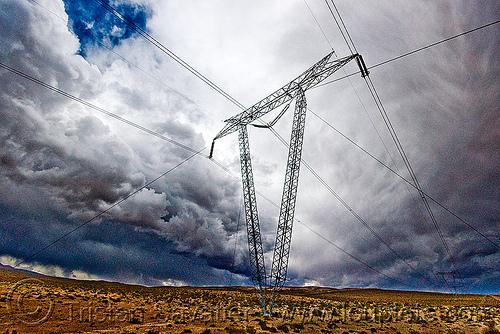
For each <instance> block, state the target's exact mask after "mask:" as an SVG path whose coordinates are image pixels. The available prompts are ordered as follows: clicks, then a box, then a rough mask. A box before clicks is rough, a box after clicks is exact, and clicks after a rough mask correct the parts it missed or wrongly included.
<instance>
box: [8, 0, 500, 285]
mask: <svg viewBox="0 0 500 334" xmlns="http://www.w3.org/2000/svg"><path fill="white" fill-rule="evenodd" d="M111 4H112V5H113V6H114V7H115V8H116V9H118V10H119V11H120V12H122V13H124V14H125V15H127V16H128V17H129V18H130V19H131V20H133V21H134V22H135V23H136V24H137V25H138V26H139V27H141V28H143V29H145V30H146V31H147V32H148V33H149V34H150V35H151V36H153V37H154V38H155V39H156V40H158V41H159V42H161V43H162V44H163V45H164V46H165V47H167V48H168V49H169V50H171V51H172V52H174V53H175V54H176V55H177V56H179V57H180V58H182V59H183V60H184V61H185V62H187V63H188V64H190V65H191V66H192V67H193V68H195V69H196V70H197V71H199V72H200V73H202V74H203V75H205V76H206V77H207V78H209V79H210V80H211V81H212V82H214V83H216V84H217V85H218V86H219V87H221V88H222V89H223V90H224V91H226V92H227V93H228V94H230V95H231V96H232V97H234V98H235V99H236V100H237V101H239V102H240V103H241V104H243V105H245V106H247V107H249V106H251V105H252V104H254V103H256V102H257V101H259V100H260V99H262V98H263V97H265V96H266V95H268V94H270V93H271V92H273V91H274V90H276V89H277V88H279V87H281V86H282V85H284V84H285V83H287V82H288V81H290V80H292V79H293V78H295V77H296V76H297V75H299V74H300V73H301V72H303V71H304V70H305V69H307V68H308V67H309V66H311V65H312V64H314V63H315V62H317V61H318V60H319V59H321V58H322V57H323V56H325V55H326V54H327V53H328V52H330V51H331V49H332V47H333V48H334V50H335V51H336V54H337V55H338V56H339V57H343V56H347V55H349V54H350V52H349V49H348V48H347V46H346V43H345V42H344V40H343V39H342V36H341V34H340V32H339V29H338V28H337V26H336V25H335V22H334V20H333V17H332V16H331V14H330V12H329V10H328V7H327V6H326V3H325V2H324V1H319V0H307V4H306V2H305V1H304V0H293V1H271V2H270V1H252V2H241V1H239V2H235V1H203V2H202V1H182V2H180V1H159V0H123V1H122V0H118V1H112V2H111ZM336 4H337V7H338V9H339V11H340V13H341V14H342V18H343V20H344V22H345V24H346V26H347V28H348V30H349V33H350V34H351V37H352V39H353V41H354V43H355V45H356V47H357V49H358V51H359V53H360V54H362V55H363V57H364V60H365V62H366V64H367V66H373V65H375V64H378V63H380V62H382V61H385V60H387V59H390V58H392V57H396V56H399V55H401V54H404V53H406V52H409V51H412V50H414V49H417V48H419V47H422V46H425V45H428V44H430V43H433V42H435V41H438V40H441V39H444V38H446V37H449V36H453V35H456V34H459V33H461V32H464V31H467V30H470V29H473V28H476V27H479V26H481V25H484V24H487V23H490V22H493V21H496V20H498V18H499V17H500V11H499V10H498V6H497V5H498V4H497V3H496V1H494V0H491V1H465V0H464V1H451V0H449V1H446V0H439V1H424V0H418V1H411V2H409V1H405V2H403V3H397V4H395V3H394V2H393V1H385V0H380V1H367V0H363V1H356V2H352V1H347V0H337V1H336ZM308 6H309V8H310V9H311V11H312V12H313V13H314V15H315V18H316V20H317V22H318V23H319V26H318V24H317V22H316V20H315V18H314V17H313V16H312V14H311V12H310V10H309V9H308ZM0 19H1V22H2V26H1V27H0V41H1V43H0V62H1V63H2V64H4V65H7V66H9V67H11V68H13V69H15V70H18V71H21V72H23V73H25V74H27V75H29V76H31V77H33V78H36V79H38V80H41V81H43V82H45V83H47V84H49V85H51V86H53V87H56V88H58V89H60V90H62V91H64V92H67V93H69V94H71V95H73V96H75V97H78V98H80V99H82V100H85V101H87V102H89V103H91V104H93V105H95V106H98V107H100V108H103V109H104V110H106V111H108V112H110V113H113V114H115V115H118V116H120V117H122V118H124V119H127V120H129V121H131V122H134V123H136V124H139V125H141V126H143V127H145V128H148V129H150V130H152V131H154V132H156V133H158V134H161V135H163V136H165V137H168V138H171V139H173V140H175V141H176V142H179V143H182V144H183V145H186V146H188V147H190V148H192V149H194V150H201V149H203V148H206V147H207V146H209V145H210V143H211V140H212V138H213V137H214V136H215V135H216V134H217V133H218V132H219V131H220V130H221V129H222V127H223V125H224V123H223V120H224V119H227V118H228V117H230V116H232V115H234V114H236V113H239V112H240V111H241V110H240V109H238V108H237V107H236V106H235V105H234V104H232V103H231V102H230V101H228V100H227V99H225V98H224V97H223V96H221V95H220V94H219V93H217V92H216V91H214V90H213V89H212V88H210V87H209V86H207V85H206V84H205V83H203V82H202V81H201V80H199V79H198V78H197V77H195V76H194V75H193V74H192V73H190V72H189V71H187V70H186V69H185V68H183V67H181V66H180V65H179V64H178V63H176V62H175V61H174V60H172V59H171V58H170V57H168V56H167V55H166V54H165V53H163V52H161V51H160V50H159V49H158V48H156V47H155V46H154V45H152V44H151V43H149V42H148V41H147V40H145V39H144V38H143V37H141V36H140V35H138V34H137V33H135V32H134V31H133V30H132V29H130V28H129V27H127V26H126V25H124V24H123V23H122V22H121V21H119V20H118V19H116V18H115V17H113V16H112V15H111V14H109V12H107V11H106V10H105V9H104V8H103V7H101V6H100V5H99V4H97V3H95V2H93V1H85V0H81V1H79V0H67V1H59V0H36V1H35V0H9V1H2V2H1V3H0ZM320 27H321V29H320ZM322 31H323V32H322ZM499 46H500V31H499V29H498V25H494V26H490V27H487V28H485V29H482V30H479V31H476V32H473V33H471V34H468V35H466V36H463V37H460V38H457V39H454V40H452V41H449V42H446V43H444V44H440V45H438V46H435V47H433V48H429V49H426V50H424V51H421V52H419V53H416V54H413V55H411V56H408V57H405V58H402V59H399V60H397V61H393V62H390V63H387V64H385V65H382V66H379V67H376V68H373V69H372V70H371V73H370V77H371V79H372V80H373V83H374V85H375V87H376V89H377V91H378V93H379V95H380V98H381V100H382V102H383V104H384V106H385V109H386V110H387V113H388V114H389V117H390V118H391V121H392V123H393V125H394V127H395V129H396V131H397V133H398V135H399V139H400V141H401V143H402V145H403V147H404V148H405V151H406V153H407V155H408V157H409V160H410V161H411V163H412V166H413V169H414V171H415V174H416V175H417V177H418V179H419V181H420V184H421V185H422V188H423V190H424V191H425V192H426V193H427V194H429V195H430V196H432V197H433V198H434V199H436V200H437V201H439V202H440V203H441V204H442V205H444V206H446V207H447V208H449V209H450V210H451V211H453V212H454V213H455V214H456V215H458V216H460V217H462V218H463V219H464V220H465V221H466V222H467V223H469V224H470V225H471V226H473V227H474V228H475V229H477V230H478V231H480V232H481V233H482V234H483V235H484V236H486V237H487V238H489V239H490V240H491V241H492V242H493V243H492V242H490V241H488V240H486V239H485V238H484V237H482V236H480V235H479V234H478V233H476V232H474V231H473V230H472V229H471V228H470V227H468V226H466V225H465V224H463V223H462V222H461V221H459V220H458V219H456V218H454V217H453V216H452V215H450V214H449V213H447V212H446V211H444V210H443V209H441V208H440V207H438V206H437V205H435V204H434V203H431V207H432V209H433V212H434V214H435V216H436V218H437V222H438V223H439V227H440V229H441V231H442V233H443V236H444V239H445V240H446V243H447V245H448V247H449V249H450V251H451V254H452V255H453V259H451V258H450V257H449V256H448V254H447V252H446V250H445V246H444V245H443V243H442V242H441V240H440V238H439V235H438V233H437V231H436V228H435V226H434V225H433V223H432V222H431V220H430V219H429V217H428V215H427V213H426V212H425V210H424V207H423V204H422V202H421V201H420V199H419V195H418V193H416V192H415V191H414V190H413V189H412V188H411V187H408V186H406V185H405V183H404V182H402V181H401V179H399V178H398V177H397V176H395V175H394V174H392V173H391V172H390V171H388V170H387V169H386V168H384V167H383V166H381V165H380V164H379V163H377V162H376V161H375V160H373V159H372V158H370V157H369V156H368V155H366V154H365V153H364V152H362V151H361V150H360V149H359V148H357V147H356V146H354V145H353V144H352V143H350V142H349V141H348V140H346V139H345V138H344V137H342V136H341V135H339V133H338V132H336V131H335V130H333V129H332V127H334V128H335V129H337V130H338V131H340V132H342V133H343V134H344V135H345V136H347V137H348V138H350V139H351V140H352V141H354V142H356V143H357V144H358V145H360V146H361V147H363V148H364V149H366V150H367V151H368V152H370V153H371V154H372V155H374V156H376V157H377V158H379V159H380V160H382V161H383V162H385V163H386V164H387V165H389V166H391V167H392V168H394V169H396V170H399V171H400V172H401V174H402V175H403V176H404V177H406V178H409V176H408V173H407V172H406V169H405V167H404V164H403V163H402V160H401V158H400V157H399V155H398V152H397V150H396V147H395V145H394V144H393V142H392V141H391V139H390V136H389V133H388V130H387V129H386V128H385V125H384V123H383V120H382V118H381V116H380V114H379V112H378V110H377V108H376V105H375V103H374V101H373V99H372V97H371V95H370V93H369V91H368V90H367V87H366V84H365V81H364V80H363V79H362V78H361V77H360V76H359V75H356V76H352V77H350V79H342V80H339V81H336V82H334V83H331V84H328V85H324V86H322V87H318V88H315V89H312V90H310V91H308V92H307V93H306V96H307V101H308V107H309V108H310V112H308V115H307V120H306V130H305V139H304V148H303V155H302V157H303V159H304V160H305V161H307V162H308V163H309V164H310V165H311V166H312V168H313V169H314V170H315V171H316V172H317V174H319V175H320V176H321V177H322V178H323V180H324V181H325V182H326V183H327V184H328V185H329V186H330V187H331V188H332V189H333V190H334V191H335V192H336V193H337V194H338V195H339V196H340V197H341V198H342V199H343V200H344V201H345V202H346V203H347V204H348V205H349V206H350V207H351V208H352V209H353V210H354V211H355V212H356V214H358V215H359V216H360V217H361V218H362V219H363V220H364V221H365V222H366V223H367V224H368V225H369V226H370V227H371V228H372V230H373V231H375V232H376V233H377V235H378V236H379V237H380V238H381V239H383V240H384V242H382V241H381V240H380V239H379V238H378V237H377V236H375V235H374V234H373V233H372V232H370V231H369V230H368V229H367V228H366V227H365V226H363V224H362V223H360V221H358V220H357V219H356V218H355V217H354V216H353V215H352V214H351V213H350V212H349V211H348V210H347V209H346V208H345V206H343V205H342V204H341V203H340V202H339V201H338V200H337V199H336V198H335V197H334V196H333V195H332V194H331V192H330V191H329V190H328V189H327V188H326V187H325V186H324V185H322V184H321V182H320V181H319V180H318V179H317V178H315V177H314V175H312V173H311V172H310V171H309V170H307V169H305V168H303V169H302V170H301V175H300V183H299V193H298V198H297V209H296V218H297V219H298V220H297V221H296V222H295V225H294V233H293V239H292V248H291V256H290V265H289V275H288V279H289V281H288V284H290V285H322V286H332V287H378V288H397V289H417V290H432V291H446V292H449V291H451V290H453V277H454V278H455V284H456V286H457V289H458V290H459V291H460V292H478V293H495V292H496V293H498V292H499V291H500V283H499V282H500V279H499V278H500V268H499V266H498V263H499V262H500V249H498V248H497V247H496V246H495V245H494V244H495V243H496V245H498V244H500V225H499V224H500V110H499V106H500V94H499V92H500V82H499V80H498V77H499V75H500V73H499V72H500V60H499V58H498V54H499V52H500V50H499ZM357 70H358V69H357V67H356V64H355V62H352V63H350V64H348V65H346V66H345V67H344V68H343V69H342V70H340V71H339V72H337V73H335V74H334V75H333V76H332V78H331V79H335V78H339V77H342V76H345V75H346V74H350V73H353V72H355V71H357ZM292 106H293V104H292ZM290 110H292V109H290ZM275 114H276V113H274V115H275ZM315 114H317V115H318V116H320V117H321V118H322V119H323V120H325V121H326V122H328V123H326V122H324V121H323V120H321V119H320V118H318V117H317V116H316V115H315ZM272 116H273V115H269V117H268V118H266V119H265V120H266V121H267V120H269V119H272ZM0 120H1V121H0V140H1V146H0V165H1V170H0V221H1V225H0V236H1V238H0V262H1V263H2V264H7V265H14V264H15V263H16V262H18V261H23V260H26V262H24V263H23V264H22V265H20V266H19V267H20V268H25V269H30V270H36V271H39V272H42V273H48V274H52V275H59V276H65V277H78V278H97V279H108V280H115V281H120V282H130V283H139V284H147V285H162V284H163V285H181V284H189V285H228V284H250V280H249V276H250V269H249V266H248V256H247V245H246V233H245V226H244V220H243V217H244V212H242V207H241V202H242V197H241V196H242V192H241V180H240V179H239V176H240V172H239V152H238V147H237V135H236V134H233V135H231V136H227V137H224V138H222V139H220V140H218V141H217V142H216V146H215V152H214V157H215V159H216V160H217V161H218V162H220V163H221V164H222V165H223V166H225V167H226V168H227V169H228V170H229V171H230V173H229V172H227V171H226V170H224V169H222V168H220V167H219V166H218V165H217V164H214V163H213V162H212V161H210V160H208V159H207V155H208V150H205V151H203V152H202V153H201V154H199V155H198V156H195V157H193V158H192V159H190V160H188V161H187V162H185V163H184V164H182V165H181V166H179V167H178V168H176V169H174V170H172V171H171V172H169V173H168V174H166V175H165V176H164V177H162V178H160V179H159V180H158V181H156V182H154V183H152V184H151V185H150V186H148V187H146V188H144V189H142V190H141V191H139V192H138V193H137V194H135V195H134V196H132V197H130V198H128V199H126V200H125V201H123V202H122V203H120V204H119V205H117V206H115V207H113V208H112V209H111V210H109V211H108V212H106V213H105V214H104V215H102V216H100V217H99V218H98V219H95V220H93V221H92V222H91V223H88V224H86V225H85V226H84V227H82V228H80V229H78V230H76V231H75V232H73V233H71V234H69V235H68V236H67V237H64V238H62V239H61V240H59V241H57V242H55V243H54V244H53V245H51V246H50V247H48V248H46V249H45V250H44V251H43V252H39V251H40V250H41V249H43V248H44V247H46V246H47V245H49V244H51V243H53V242H54V241H55V240H57V239H58V238H60V237H61V236H62V235H64V234H65V233H67V232H68V231H71V230H72V229H75V228H76V227H78V226H79V225H81V224H83V223H85V222H87V221H88V220H89V219H91V218H92V217H94V216H95V215H97V214H99V213H100V212H101V211H103V210H106V209H108V208H109V207H110V206H111V205H113V204H114V203H116V202H117V201H120V200H123V199H124V198H125V197H126V196H128V195H129V194H131V193H132V192H133V191H135V190H137V189H140V188H141V187H143V186H144V185H146V184H147V183H149V182H151V181H152V180H153V179H155V178H156V177H158V176H159V175H161V174H162V173H165V172H166V171H168V170H170V169H171V168H172V167H174V166H176V165H177V164H179V163H180V162H182V161H184V160H185V159H187V158H188V157H189V156H190V155H191V154H192V153H191V152H190V151H188V150H185V149H183V148H181V147H179V146H176V145H173V144H172V143H170V142H168V141H165V140H162V139H160V138H158V137H155V136H153V135H151V134H148V133H146V132H144V131H141V130H139V129H137V128H134V127H132V126H130V125H128V124H125V123H124V122H121V121H119V120H117V119H115V118H112V117H110V116H109V115H105V114H103V113H100V112H99V111H97V110H95V109H92V108H89V107H88V106H85V105H83V104H81V103H78V102H76V101H74V100H72V99H69V98H67V97H65V96H62V95H60V94H56V93H54V92H53V91H51V90H49V89H47V88H44V87H42V86H40V85H37V84H36V83H33V82H31V81H29V80H27V79H26V78H23V77H21V76H19V75H16V74H14V73H12V72H11V71H7V70H5V69H3V68H2V69H0ZM290 127H291V112H289V113H287V114H285V116H284V117H283V118H282V119H281V120H280V121H279V122H278V123H277V124H276V125H275V129H276V131H277V132H278V133H279V134H280V135H281V136H283V137H284V138H287V139H288V138H289V137H290ZM249 134H250V145H251V151H252V159H253V167H254V177H255V184H256V188H257V191H258V192H259V194H258V196H257V201H258V205H259V214H260V220H261V225H262V226H261V228H262V233H263V243H264V250H265V252H266V259H267V261H268V262H267V266H268V267H270V260H271V257H272V250H273V243H274V236H275V231H276V221H277V217H278V209H277V208H276V206H275V205H274V204H276V203H279V202H280V197H281V191H282V187H283V180H284V171H285V163H286V156H287V149H286V147H284V146H283V145H282V144H281V143H280V142H279V141H278V140H277V138H276V137H275V136H274V135H273V134H272V133H271V132H270V131H268V130H265V129H258V128H252V129H249ZM273 203H274V204H273ZM334 245H335V246H334ZM388 245H389V246H390V249H389V247H388ZM340 249H341V250H340ZM391 249H392V250H391ZM342 250H343V251H344V252H346V253H349V254H351V255H352V256H353V257H355V258H356V259H358V260H359V261H356V260H355V259H353V257H350V256H348V255H346V253H344V252H343V251H342ZM37 252H39V253H37ZM395 253H397V255H396V254H395ZM34 254H36V255H35V256H33V255H34ZM361 262H362V263H361ZM443 272H448V273H450V274H447V275H439V274H438V273H443ZM443 276H444V277H443Z"/></svg>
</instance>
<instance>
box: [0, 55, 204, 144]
mask: <svg viewBox="0 0 500 334" xmlns="http://www.w3.org/2000/svg"><path fill="white" fill-rule="evenodd" d="M0 67H1V68H4V69H6V70H8V71H10V72H12V73H14V74H17V75H19V76H21V77H23V78H25V79H28V80H30V81H32V82H34V83H36V84H38V85H40V86H42V87H45V88H47V89H49V90H51V91H53V92H56V93H58V94H60V95H62V96H64V97H67V98H69V99H72V100H74V101H76V102H79V103H81V104H83V105H85V106H87V107H89V108H92V109H94V110H97V111H99V112H100V113H103V114H105V115H108V116H110V117H113V118H115V119H117V120H119V121H121V122H123V123H126V124H128V125H131V126H133V127H134V128H137V129H139V130H141V131H144V132H146V133H149V134H150V135H153V136H155V137H158V138H160V139H162V140H165V141H167V142H169V143H171V144H173V145H175V146H178V147H180V148H183V149H185V150H187V151H189V152H192V153H196V152H198V151H197V150H195V149H193V148H191V147H189V146H186V145H184V144H181V143H179V142H178V141H175V140H173V139H171V138H168V137H166V136H164V135H162V134H159V133H158V132H155V131H153V130H150V129H148V128H146V127H144V126H142V125H139V124H137V123H134V122H132V121H130V120H128V119H125V118H123V117H121V116H118V115H116V114H114V113H112V112H109V111H107V110H106V109H103V108H101V107H98V106H96V105H94V104H92V103H90V102H88V101H85V100H83V99H81V98H79V97H77V96H74V95H72V94H70V93H67V92H65V91H63V90H61V89H59V88H57V87H54V86H52V85H49V84H48V83H45V82H43V81H41V80H38V79H37V78H34V77H32V76H31V75H29V74H26V73H23V72H21V71H19V70H16V69H15V68H12V67H10V66H8V65H6V64H4V63H2V62H0Z"/></svg>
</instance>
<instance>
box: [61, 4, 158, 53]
mask: <svg viewBox="0 0 500 334" xmlns="http://www.w3.org/2000/svg"><path fill="white" fill-rule="evenodd" d="M106 2H107V1H106ZM109 4H110V5H111V6H113V8H115V9H116V10H117V11H119V12H120V13H121V14H123V15H124V16H125V17H126V18H127V19H129V20H130V21H132V22H134V24H135V25H136V26H138V27H139V28H141V29H144V30H145V29H146V21H147V19H148V17H149V13H148V11H147V10H146V8H145V7H143V6H139V5H134V4H125V3H115V2H111V3H109ZM64 6H65V10H66V13H67V14H68V16H69V23H68V24H69V25H70V28H71V29H72V30H73V32H74V33H75V34H76V35H77V37H78V39H79V40H80V51H79V54H81V55H82V56H83V57H86V56H87V53H88V51H89V50H90V49H91V48H95V47H101V46H102V45H103V44H104V45H106V46H107V47H114V46H116V45H118V44H119V43H120V41H122V40H124V39H127V38H130V37H132V36H134V35H135V34H137V32H136V31H135V30H134V29H133V28H131V27H130V26H128V25H126V24H125V23H123V22H122V21H121V20H120V19H119V18H117V17H116V16H115V15H113V14H111V13H110V12H109V11H108V10H107V9H106V8H104V7H103V6H101V5H100V4H99V3H97V2H96V1H91V0H64Z"/></svg>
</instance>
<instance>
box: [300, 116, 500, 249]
mask: <svg viewBox="0 0 500 334" xmlns="http://www.w3.org/2000/svg"><path fill="white" fill-rule="evenodd" d="M309 111H310V112H311V113H312V114H313V115H314V116H316V117H317V118H318V119H319V120H321V121H322V122H323V123H325V124H326V125H328V126H329V127H330V128H331V129H333V130H334V131H335V132H337V133H338V134H339V135H341V136H342V137H343V138H345V139H346V140H347V141H349V142H350V143H351V144H353V145H354V146H355V147H357V148H358V149H360V150H361V151H362V152H363V153H365V154H366V155H368V156H369V157H370V158H372V159H373V160H375V161H376V162H378V163H379V164H380V165H382V166H383V167H385V168H386V169H387V170H389V171H390V172H391V173H393V174H394V175H396V176H397V177H399V178H400V179H401V180H403V181H404V182H405V183H406V184H408V185H409V186H411V187H413V188H415V189H417V188H416V186H415V185H414V184H413V183H412V182H410V181H409V180H408V179H406V178H405V177H404V176H402V175H401V174H400V173H399V172H398V171H396V170H394V169H392V168H391V167H389V166H388V165H387V164H386V163H384V162H383V161H382V160H380V159H379V158H377V157H376V156H374V155H373V154H371V153H370V152H368V151H367V150H366V149H364V148H363V147H362V146H360V145H359V144H357V143H356V142H355V141H353V140H352V139H351V138H349V137H347V136H346V135H345V134H343V133H342V132H340V131H339V130H338V129H337V128H335V127H334V126H333V125H332V124H330V123H329V122H328V121H326V120H325V119H324V118H322V117H321V116H319V115H318V114H316V113H315V112H314V111H312V110H310V109H309ZM417 190H418V189H417ZM423 194H424V195H425V197H427V198H428V199H430V200H431V201H432V202H434V204H436V205H438V206H439V207H441V208H442V209H444V210H445V211H446V212H448V213H449V214H451V215H452V216H453V217H454V218H456V219H458V220H459V221H460V222H461V223H463V224H464V225H466V226H468V227H469V228H470V229H472V230H473V231H474V232H476V233H477V234H478V235H479V236H481V237H482V238H484V239H485V240H486V241H488V242H489V243H490V244H492V245H493V246H494V247H495V248H497V249H499V250H500V245H499V244H497V243H495V242H494V241H493V240H491V239H490V238H489V237H488V236H486V235H485V234H484V233H482V232H481V231H479V230H478V229H477V228H475V227H474V226H472V225H471V224H469V223H468V222H467V221H465V220H464V219H463V218H461V217H460V216H458V215H457V214H455V213H454V212H453V211H451V210H450V209H449V208H448V207H446V206H444V205H443V204H442V203H441V202H439V201H437V200H436V199H434V198H433V197H432V196H430V195H429V194H427V193H425V192H423Z"/></svg>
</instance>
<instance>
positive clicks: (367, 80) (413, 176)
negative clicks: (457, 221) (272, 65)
mask: <svg viewBox="0 0 500 334" xmlns="http://www.w3.org/2000/svg"><path fill="white" fill-rule="evenodd" d="M331 3H332V4H333V6H334V8H335V11H336V13H337V15H338V17H339V19H340V21H341V23H342V27H343V28H344V30H345V32H346V34H347V36H348V38H349V41H350V44H351V45H352V47H353V48H354V50H355V51H356V53H358V51H357V49H356V46H355V44H354V42H353V40H352V38H351V36H350V35H349V32H348V30H347V27H346V26H345V24H344V21H343V20H342V16H341V15H340V13H339V11H338V9H337V7H336V6H335V2H334V1H333V0H331ZM327 4H328V3H327ZM328 7H329V8H330V6H328ZM330 12H331V8H330ZM331 13H332V16H333V17H334V19H335V16H334V15H333V12H331ZM335 22H336V23H337V25H339V24H338V21H337V20H336V19H335ZM339 29H340V26H339ZM343 36H344V34H343ZM344 39H345V42H346V44H347V46H348V47H349V50H351V47H350V45H349V42H348V41H347V39H346V38H345V36H344ZM351 52H352V50H351ZM363 78H364V80H365V83H366V85H367V87H368V89H369V91H370V94H371V95H372V97H373V100H374V101H375V104H376V106H377V109H378V110H379V112H380V115H381V116H382V119H383V120H384V123H385V125H386V127H387V129H388V131H389V134H390V135H391V138H392V140H393V142H394V144H395V145H396V148H397V150H398V152H399V154H400V156H401V158H402V160H403V162H404V164H405V166H406V169H407V170H408V173H409V174H410V176H411V179H412V181H413V183H414V184H415V186H416V187H417V190H418V193H419V195H420V197H421V199H422V202H423V204H424V207H425V209H426V210H427V213H428V214H429V217H430V219H431V221H432V223H433V225H434V227H435V228H436V231H437V232H438V235H439V238H440V239H441V243H442V244H443V246H444V248H445V251H446V253H447V255H448V257H449V258H450V259H451V261H452V263H453V266H454V267H455V269H456V270H457V271H458V268H457V265H456V262H455V259H454V257H453V255H452V253H451V251H450V248H449V246H448V243H447V241H446V239H445V238H444V235H443V233H442V231H441V228H440V226H439V223H438V221H437V219H436V217H435V216H434V213H433V212H432V209H431V207H430V205H429V203H428V201H427V198H426V197H425V195H424V194H423V191H422V187H421V186H420V183H419V181H418V179H417V176H416V174H415V172H414V170H413V167H412V165H411V163H410V160H409V159H408V156H407V154H406V152H405V150H404V148H403V145H402V144H401V141H400V140H399V137H398V134H397V133H396V130H395V129H394V126H393V125H392V122H391V120H390V118H389V115H388V114H387V112H386V110H385V107H384V105H383V103H382V100H381V99H380V96H379V95H378V92H377V90H376V88H375V85H374V84H373V82H372V80H371V78H370V77H369V76H368V75H363Z"/></svg>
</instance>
